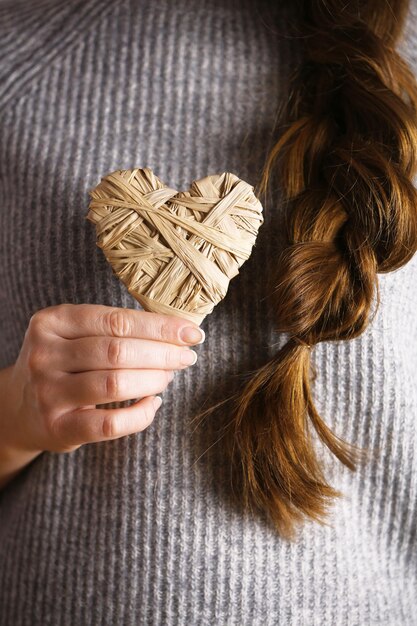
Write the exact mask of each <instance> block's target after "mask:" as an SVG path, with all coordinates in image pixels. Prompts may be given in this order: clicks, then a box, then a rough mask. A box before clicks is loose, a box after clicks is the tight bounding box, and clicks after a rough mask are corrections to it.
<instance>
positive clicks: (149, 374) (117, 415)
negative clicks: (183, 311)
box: [2, 303, 204, 453]
mask: <svg viewBox="0 0 417 626" xmlns="http://www.w3.org/2000/svg"><path fill="white" fill-rule="evenodd" d="M186 327H192V328H194V329H196V330H197V331H198V330H199V327H198V326H197V325H196V324H193V322H189V321H188V320H186V319H184V318H181V317H177V316H171V315H161V314H157V313H149V312H146V311H137V310H134V309H125V308H117V307H110V306H105V305H95V304H67V303H65V304H59V305H55V306H50V307H47V308H45V309H41V310H39V311H37V312H36V313H34V315H33V316H32V318H31V319H30V322H29V325H28V328H27V330H26V334H25V337H24V341H23V344H22V347H21V350H20V353H19V356H18V359H17V361H16V363H15V364H14V365H13V366H12V369H11V370H10V373H9V376H8V392H9V393H8V398H9V402H8V405H9V411H10V412H11V414H10V415H6V414H5V415H4V419H7V420H8V421H9V420H10V421H9V424H10V429H7V425H6V426H5V424H4V423H3V424H2V430H4V429H6V430H5V434H6V442H7V443H8V445H9V446H10V447H11V448H13V449H16V450H20V451H23V450H25V451H30V452H34V453H35V452H42V451H45V450H48V451H52V452H70V451H72V450H74V449H76V448H79V447H80V446H81V445H83V444H84V443H90V442H96V441H103V440H107V439H116V438H119V437H123V436H125V435H128V434H130V433H134V432H138V431H142V430H144V429H145V428H147V427H148V426H149V425H150V424H151V423H152V421H153V419H154V417H155V413H156V411H157V409H158V408H159V405H160V403H158V400H156V401H155V399H154V394H157V393H160V392H162V391H163V390H164V389H165V388H166V387H167V385H168V384H169V382H170V381H171V380H172V378H173V376H174V371H175V370H179V369H184V368H186V367H187V366H188V365H191V364H193V362H195V360H196V358H197V355H196V353H195V352H194V351H193V350H191V349H190V348H189V347H187V345H188V343H191V344H194V343H201V341H199V340H198V337H195V338H194V340H192V341H189V342H188V343H187V342H186V341H184V340H183V339H181V337H180V330H183V329H184V328H186ZM202 337H204V333H203V334H202ZM202 340H204V339H202ZM194 359H195V360H194ZM134 398H141V399H140V400H139V401H138V402H135V403H134V404H132V405H131V406H128V407H125V408H117V409H114V408H108V409H106V408H100V409H98V408H96V405H97V404H105V403H110V402H115V401H121V400H130V399H134Z"/></svg>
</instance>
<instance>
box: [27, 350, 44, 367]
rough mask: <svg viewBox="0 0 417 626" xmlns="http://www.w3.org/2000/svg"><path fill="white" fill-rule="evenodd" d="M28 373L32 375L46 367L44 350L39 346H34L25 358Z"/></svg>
mask: <svg viewBox="0 0 417 626" xmlns="http://www.w3.org/2000/svg"><path fill="white" fill-rule="evenodd" d="M27 365H28V368H29V371H30V372H32V373H33V374H39V373H40V372H43V371H44V369H45V366H46V350H45V349H44V348H42V347H41V346H35V347H33V348H32V350H30V352H29V354H28V356H27Z"/></svg>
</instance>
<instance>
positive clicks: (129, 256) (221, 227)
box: [86, 167, 264, 324]
mask: <svg viewBox="0 0 417 626" xmlns="http://www.w3.org/2000/svg"><path fill="white" fill-rule="evenodd" d="M89 194H90V196H91V198H92V199H91V201H90V205H89V211H88V215H87V216H86V219H88V220H89V221H91V222H93V223H94V224H95V225H96V235H97V245H98V246H99V248H101V249H102V250H103V252H104V254H105V256H106V259H107V260H108V262H109V263H110V265H111V267H112V269H113V271H114V273H115V274H116V276H118V277H119V278H120V280H121V281H122V282H123V283H124V285H125V286H126V287H127V289H128V291H129V293H131V294H132V296H133V297H134V298H135V299H136V300H137V301H138V302H139V303H140V304H141V305H142V307H143V308H144V309H145V310H146V311H154V312H156V313H167V314H173V315H179V316H181V317H184V318H186V319H189V320H191V321H193V322H195V323H197V324H200V323H201V322H202V320H203V319H204V318H205V316H206V315H208V314H209V313H211V312H212V310H213V308H214V306H215V305H216V304H217V303H218V302H220V300H222V298H224V297H225V295H226V293H227V289H228V286H229V282H230V280H231V279H232V278H233V277H234V276H236V275H237V274H238V273H239V267H240V266H241V265H242V264H243V263H244V262H245V261H246V260H247V259H248V258H249V256H250V254H251V252H252V247H253V245H254V244H255V240H256V237H257V234H258V229H259V227H260V226H261V225H262V223H263V221H264V220H263V215H262V204H261V202H260V201H259V200H258V199H257V198H256V196H255V195H254V192H253V187H252V185H249V184H248V183H246V182H245V181H243V180H241V179H240V178H238V177H237V176H235V175H234V174H231V173H230V172H224V173H223V174H215V175H212V176H206V177H204V178H201V179H200V180H196V181H193V183H192V184H191V186H190V188H189V190H188V191H177V190H176V189H171V188H170V187H167V186H166V185H164V183H162V182H161V181H160V180H159V178H158V177H157V176H155V174H154V173H153V172H152V170H151V169H150V168H148V167H145V168H143V169H141V168H135V169H133V170H116V171H115V172H112V173H110V174H108V175H107V176H105V177H104V178H102V179H101V182H100V183H99V184H98V185H97V187H95V188H94V189H92V190H90V191H89Z"/></svg>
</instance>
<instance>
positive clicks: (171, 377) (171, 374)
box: [168, 370, 174, 381]
mask: <svg viewBox="0 0 417 626" xmlns="http://www.w3.org/2000/svg"><path fill="white" fill-rule="evenodd" d="M173 378H174V370H171V371H170V372H169V374H168V380H169V381H171V380H172V379H173Z"/></svg>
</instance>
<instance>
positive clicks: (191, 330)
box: [180, 326, 206, 343]
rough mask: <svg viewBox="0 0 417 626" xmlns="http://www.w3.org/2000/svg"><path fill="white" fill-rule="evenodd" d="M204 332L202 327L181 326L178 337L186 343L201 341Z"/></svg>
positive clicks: (204, 336) (203, 337)
mask: <svg viewBox="0 0 417 626" xmlns="http://www.w3.org/2000/svg"><path fill="white" fill-rule="evenodd" d="M205 338H206V333H205V332H204V330H203V329H202V328H196V327H195V326H183V327H182V328H181V329H180V339H181V340H182V341H185V342H186V343H203V341H204V339H205Z"/></svg>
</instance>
